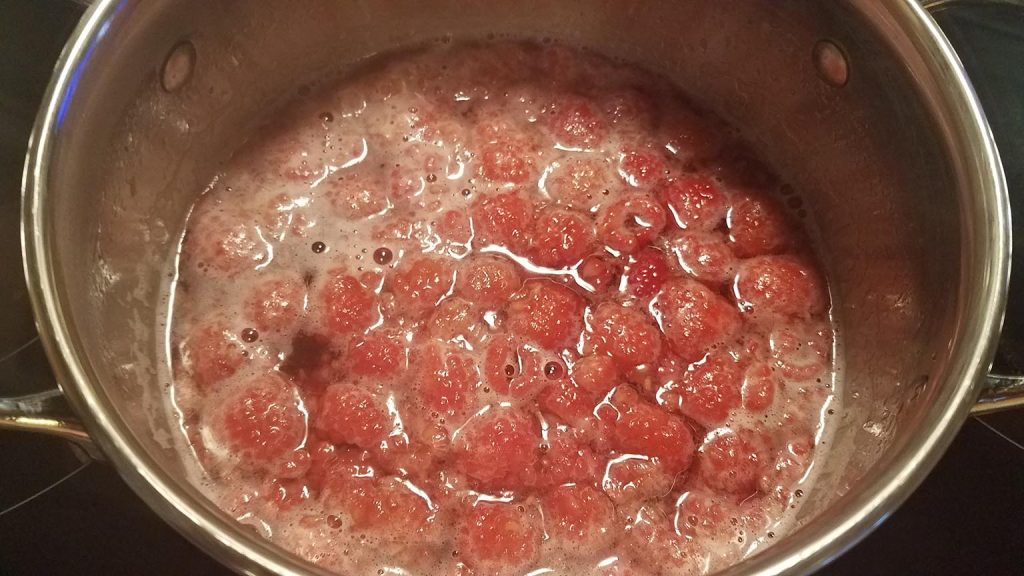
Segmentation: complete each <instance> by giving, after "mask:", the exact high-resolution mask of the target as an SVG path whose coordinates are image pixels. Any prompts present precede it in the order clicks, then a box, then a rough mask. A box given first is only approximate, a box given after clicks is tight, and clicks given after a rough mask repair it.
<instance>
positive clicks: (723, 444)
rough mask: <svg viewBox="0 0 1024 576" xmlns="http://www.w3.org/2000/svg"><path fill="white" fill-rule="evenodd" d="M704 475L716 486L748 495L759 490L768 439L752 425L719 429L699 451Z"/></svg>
mask: <svg viewBox="0 0 1024 576" xmlns="http://www.w3.org/2000/svg"><path fill="white" fill-rule="evenodd" d="M698 452H699V455H698V465H697V468H698V470H699V474H700V478H701V479H702V480H703V481H704V483H706V484H707V485H708V486H709V487H711V488H712V489H714V490H719V491H722V492H728V493H730V494H735V495H736V496H739V497H746V496H750V495H752V494H754V493H755V492H756V491H757V485H758V479H759V478H760V477H761V474H762V473H763V472H764V470H765V469H766V467H767V465H768V462H767V460H766V459H767V457H768V441H767V439H766V438H765V437H764V434H763V433H761V432H758V431H755V430H751V429H738V430H735V431H734V430H729V429H724V430H716V431H715V432H713V433H712V434H710V435H709V438H708V439H707V440H705V441H704V444H703V445H702V446H701V447H700V450H699V451H698Z"/></svg>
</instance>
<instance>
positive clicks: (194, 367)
mask: <svg viewBox="0 0 1024 576" xmlns="http://www.w3.org/2000/svg"><path fill="white" fill-rule="evenodd" d="M181 351H182V355H181V361H182V364H183V365H184V368H185V371H186V372H188V373H189V374H190V375H191V376H192V380H193V381H194V382H195V383H196V386H198V387H199V388H200V389H202V390H209V389H211V388H212V387H213V386H214V385H216V384H218V383H220V382H222V381H224V380H226V379H228V378H230V377H231V376H232V375H233V374H234V373H235V372H237V371H238V369H239V368H240V367H241V366H242V363H243V362H244V361H245V356H244V355H243V352H244V350H243V348H242V343H241V342H240V341H239V338H238V336H237V335H235V334H233V333H232V332H231V331H229V330H228V329H227V326H226V325H225V324H224V323H223V321H220V320H215V321H212V322H210V323H207V324H203V325H200V326H199V327H198V328H197V329H196V330H195V331H194V332H192V333H191V334H190V335H188V337H187V338H186V339H185V341H184V342H183V343H182V346H181Z"/></svg>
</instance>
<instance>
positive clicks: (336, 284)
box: [319, 268, 377, 334]
mask: <svg viewBox="0 0 1024 576" xmlns="http://www.w3.org/2000/svg"><path fill="white" fill-rule="evenodd" d="M319 297H320V305H321V306H322V307H323V310H322V315H323V317H324V320H325V322H326V323H327V327H328V328H330V329H331V330H332V331H333V332H336V333H339V334H351V333H353V332H362V331H363V330H365V329H366V328H367V327H369V326H370V324H371V323H372V322H373V319H374V317H375V316H376V314H377V302H376V297H375V295H374V294H373V292H371V291H370V290H368V289H366V287H364V286H363V285H362V284H360V283H359V281H358V280H356V279H355V278H354V277H352V276H349V275H348V274H346V273H345V270H344V269H341V268H335V269H333V270H330V271H328V272H327V278H326V279H325V280H324V282H323V285H322V287H321V288H320V294H319Z"/></svg>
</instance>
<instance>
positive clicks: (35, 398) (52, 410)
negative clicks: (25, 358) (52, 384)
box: [0, 388, 92, 444]
mask: <svg viewBox="0 0 1024 576" xmlns="http://www.w3.org/2000/svg"><path fill="white" fill-rule="evenodd" d="M0 430H22V431H26V432H38V433H41V434H50V435H53V436H58V437H60V438H64V439H66V440H72V441H74V442H76V443H78V444H84V443H90V444H91V442H92V441H91V440H90V439H89V434H88V433H87V432H86V431H85V428H84V427H83V426H82V424H81V423H80V422H79V421H78V418H77V417H76V416H75V415H74V412H72V410H71V407H70V406H68V403H67V400H66V399H65V398H64V394H63V393H62V392H61V391H60V389H59V388H55V389H53V390H47V391H45V392H37V393H35V394H27V395H25V396H16V397H13V398H2V397H0Z"/></svg>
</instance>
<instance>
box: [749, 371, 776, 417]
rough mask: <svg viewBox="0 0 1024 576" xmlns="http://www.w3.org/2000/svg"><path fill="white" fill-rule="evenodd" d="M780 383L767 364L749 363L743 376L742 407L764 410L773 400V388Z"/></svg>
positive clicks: (752, 410) (757, 410)
mask: <svg viewBox="0 0 1024 576" xmlns="http://www.w3.org/2000/svg"><path fill="white" fill-rule="evenodd" d="M781 383H782V382H781V380H780V379H779V377H778V376H776V375H775V372H774V371H773V370H772V368H771V366H769V365H768V364H765V363H764V362H756V363H754V364H751V365H750V367H749V368H747V371H746V374H744V376H743V407H744V408H746V409H747V410H750V411H751V412H764V411H765V410H767V409H768V408H769V407H770V406H771V405H772V402H773V401H774V400H775V390H776V389H777V388H778V387H779V386H780V385H781Z"/></svg>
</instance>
